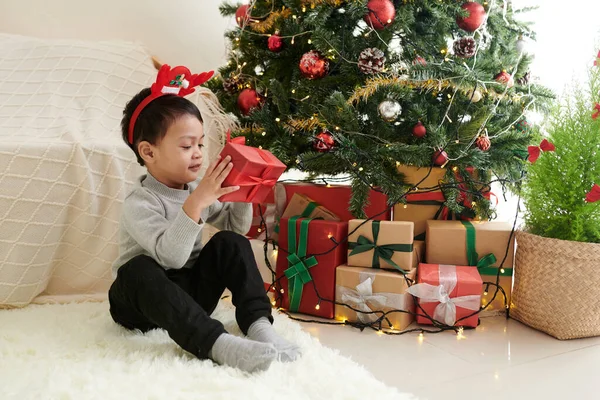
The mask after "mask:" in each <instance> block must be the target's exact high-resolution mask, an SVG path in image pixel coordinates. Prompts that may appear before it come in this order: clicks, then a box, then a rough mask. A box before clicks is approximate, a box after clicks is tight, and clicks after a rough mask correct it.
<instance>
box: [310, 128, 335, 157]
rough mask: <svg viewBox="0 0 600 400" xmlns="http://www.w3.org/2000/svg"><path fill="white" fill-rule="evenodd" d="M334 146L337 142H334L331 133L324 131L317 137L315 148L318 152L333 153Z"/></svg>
mask: <svg viewBox="0 0 600 400" xmlns="http://www.w3.org/2000/svg"><path fill="white" fill-rule="evenodd" d="M334 145H335V141H334V140H333V135H332V134H331V132H328V131H323V132H321V133H319V134H318V135H317V136H316V139H315V143H314V144H313V147H314V149H315V150H316V151H318V152H321V153H325V152H328V151H331V149H333V146H334Z"/></svg>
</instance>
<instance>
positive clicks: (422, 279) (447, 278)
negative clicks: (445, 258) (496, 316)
mask: <svg viewBox="0 0 600 400" xmlns="http://www.w3.org/2000/svg"><path fill="white" fill-rule="evenodd" d="M482 286H483V282H482V280H481V276H480V275H479V272H477V269H476V268H473V267H470V266H456V265H447V264H419V268H418V277H417V283H416V284H415V285H413V286H411V287H410V288H408V289H407V291H408V293H410V294H412V295H413V296H414V297H416V298H417V300H418V302H419V305H420V306H421V308H423V311H424V312H425V313H423V311H421V310H420V309H418V308H417V311H416V313H417V322H418V323H419V324H424V325H432V324H433V323H432V321H431V320H430V319H429V318H427V316H429V317H431V318H433V319H434V320H436V321H438V322H441V323H444V324H446V325H450V326H455V325H456V326H470V327H473V328H475V327H477V324H478V322H479V315H477V314H475V315H471V314H473V313H474V312H476V311H477V310H479V307H480V304H481V291H482Z"/></svg>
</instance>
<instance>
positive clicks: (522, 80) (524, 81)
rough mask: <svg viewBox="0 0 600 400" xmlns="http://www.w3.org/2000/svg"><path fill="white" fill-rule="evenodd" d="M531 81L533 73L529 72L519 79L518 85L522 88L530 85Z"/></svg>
mask: <svg viewBox="0 0 600 400" xmlns="http://www.w3.org/2000/svg"><path fill="white" fill-rule="evenodd" d="M530 80H531V72H527V73H526V74H525V75H523V76H522V77H520V78H519V79H517V83H518V84H519V85H521V86H527V85H529V81H530Z"/></svg>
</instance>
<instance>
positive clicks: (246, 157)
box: [219, 138, 286, 204]
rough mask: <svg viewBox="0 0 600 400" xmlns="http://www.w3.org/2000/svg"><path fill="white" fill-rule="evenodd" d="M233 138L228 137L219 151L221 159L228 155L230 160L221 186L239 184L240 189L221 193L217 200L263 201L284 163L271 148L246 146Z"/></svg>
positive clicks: (282, 169)
mask: <svg viewBox="0 0 600 400" xmlns="http://www.w3.org/2000/svg"><path fill="white" fill-rule="evenodd" d="M236 139H238V138H236ZM236 139H234V140H233V141H229V142H228V143H227V144H226V145H225V147H224V148H223V150H222V151H221V159H224V158H225V157H227V156H231V162H232V163H233V169H232V170H231V172H230V173H229V175H228V176H227V178H225V181H224V182H223V186H224V187H226V186H240V190H238V191H235V192H233V193H229V194H226V195H225V196H221V197H220V198H219V201H221V202H244V203H254V204H259V203H263V202H265V199H266V198H267V197H269V196H270V195H271V192H272V190H273V187H274V186H275V184H276V183H277V180H278V179H279V177H280V176H281V175H282V174H283V173H284V172H285V169H286V166H285V164H283V163H282V162H281V161H279V160H278V159H277V157H275V156H274V155H273V154H272V153H271V152H270V151H267V150H263V149H259V148H256V147H250V146H246V145H245V144H243V143H241V141H239V142H236V141H235V140H236Z"/></svg>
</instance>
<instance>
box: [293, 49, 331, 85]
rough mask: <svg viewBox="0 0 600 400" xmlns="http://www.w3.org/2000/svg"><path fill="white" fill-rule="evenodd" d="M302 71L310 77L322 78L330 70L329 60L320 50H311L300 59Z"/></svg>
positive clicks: (306, 76)
mask: <svg viewBox="0 0 600 400" xmlns="http://www.w3.org/2000/svg"><path fill="white" fill-rule="evenodd" d="M300 72H301V73H302V75H303V76H304V77H305V78H308V79H319V78H322V77H324V76H325V75H327V73H328V72H329V60H327V59H326V58H324V57H323V56H322V55H321V53H319V52H318V51H315V50H311V51H309V52H308V53H305V54H304V55H303V56H302V58H301V59H300Z"/></svg>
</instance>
